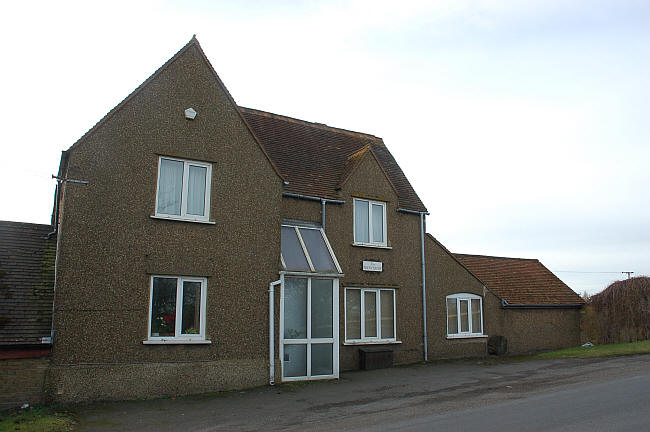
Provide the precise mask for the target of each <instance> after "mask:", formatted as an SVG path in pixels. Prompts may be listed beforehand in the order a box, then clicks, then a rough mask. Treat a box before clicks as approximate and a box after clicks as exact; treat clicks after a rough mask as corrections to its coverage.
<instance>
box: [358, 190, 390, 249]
mask: <svg viewBox="0 0 650 432" xmlns="http://www.w3.org/2000/svg"><path fill="white" fill-rule="evenodd" d="M354 243H356V244H362V245H376V246H386V243H387V242H386V203H385V202H380V201H369V200H365V199H360V198H355V199H354Z"/></svg>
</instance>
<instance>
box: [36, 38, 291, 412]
mask: <svg viewBox="0 0 650 432" xmlns="http://www.w3.org/2000/svg"><path fill="white" fill-rule="evenodd" d="M188 107H193V108H194V109H195V110H196V111H197V112H198V115H197V117H196V119H195V120H193V121H188V120H186V119H185V118H184V115H183V111H184V110H185V109H186V108H188ZM159 155H169V156H175V157H179V158H183V159H190V160H199V161H207V162H211V163H212V188H211V207H210V219H211V220H212V221H214V222H215V224H212V225H211V224H199V223H189V222H177V221H168V220H157V219H152V218H151V217H150V216H151V215H153V214H154V213H155V196H156V183H157V167H158V158H159ZM66 175H67V176H69V177H71V178H75V179H83V180H88V181H89V182H90V183H89V184H88V185H79V184H67V185H66V187H65V193H64V201H63V210H62V215H61V218H62V219H61V220H62V224H61V229H60V233H59V235H60V242H59V251H58V252H59V256H58V262H57V282H56V283H57V285H56V298H55V310H54V329H55V331H56V339H55V344H54V348H53V355H52V364H53V368H52V373H51V379H49V380H48V383H49V390H50V392H51V394H52V395H53V398H55V399H56V400H65V401H72V400H77V401H78V400H87V399H115V398H118V399H119V398H123V397H155V396H156V395H160V394H166V393H169V392H172V391H173V392H175V393H195V392H201V391H207V390H211V391H213V390H221V389H225V388H230V387H241V386H247V385H256V384H260V383H261V382H263V380H262V379H261V377H263V376H264V377H266V376H267V374H268V371H267V367H266V366H265V365H266V359H267V357H268V324H267V322H268V302H267V298H268V294H267V290H268V283H269V282H270V281H271V280H274V279H276V278H277V266H278V251H279V250H280V202H281V187H282V181H281V179H280V178H279V177H278V176H277V175H276V174H275V172H274V171H273V169H272V167H271V165H270V164H269V162H268V160H267V159H266V157H265V155H264V154H263V152H262V150H261V149H260V148H259V146H258V144H257V143H256V142H255V141H254V139H253V137H252V135H251V134H250V132H249V131H248V129H247V128H246V125H245V124H244V122H243V121H242V119H241V118H240V116H239V114H238V113H237V111H236V109H235V107H234V106H233V104H232V103H231V101H230V99H229V98H228V97H227V95H226V93H225V91H224V89H223V88H222V87H220V86H219V85H218V83H217V80H216V78H215V77H214V75H213V74H212V72H211V71H210V69H209V67H208V64H207V63H206V61H205V60H204V58H203V57H202V55H201V53H200V51H199V48H198V47H197V46H193V45H190V46H189V47H188V48H187V49H186V50H185V52H184V53H182V54H181V55H180V56H179V57H178V58H177V59H176V60H175V61H174V62H172V63H171V64H170V65H168V67H167V68H166V69H164V70H162V71H161V72H160V74H159V75H158V76H157V77H156V78H155V79H154V80H153V81H152V82H150V83H149V84H148V85H147V86H146V87H144V88H143V89H142V90H141V91H140V92H139V93H138V94H136V95H135V96H134V97H133V98H132V99H131V100H130V101H128V102H127V103H126V105H124V106H123V107H122V109H120V110H119V111H117V112H116V113H115V114H114V115H112V116H111V117H110V118H109V119H108V120H107V121H105V122H104V124H103V125H101V126H100V127H99V128H98V129H97V130H96V131H95V132H94V133H92V134H91V135H90V136H88V137H86V138H85V139H83V140H81V141H80V142H79V143H78V144H76V145H75V146H74V148H73V149H72V150H71V151H70V159H69V168H68V170H67V173H66ZM154 274H161V275H180V276H201V277H206V278H207V307H206V311H207V312H206V336H207V339H209V340H211V341H212V344H210V345H144V344H143V343H142V342H143V341H144V340H146V339H147V335H148V314H149V298H150V280H151V276H152V275H154ZM90 383H92V385H90Z"/></svg>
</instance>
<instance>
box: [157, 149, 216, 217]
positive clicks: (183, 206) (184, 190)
mask: <svg viewBox="0 0 650 432" xmlns="http://www.w3.org/2000/svg"><path fill="white" fill-rule="evenodd" d="M163 159H167V160H171V161H178V162H183V184H182V186H181V214H180V215H175V214H167V213H159V212H158V191H159V190H160V167H161V165H162V160H163ZM190 166H197V167H201V168H206V173H205V175H206V179H205V196H204V202H203V203H204V209H205V211H204V213H205V214H204V215H203V216H200V215H191V214H187V188H188V183H189V175H190V174H189V173H190V170H189V167H190ZM211 186H212V164H211V163H207V162H199V161H194V160H188V159H179V158H174V157H169V156H159V157H158V176H157V178H156V202H155V213H154V216H153V217H155V218H158V219H173V220H180V221H188V222H204V223H205V222H209V220H210V195H211Z"/></svg>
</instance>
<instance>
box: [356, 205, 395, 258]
mask: <svg viewBox="0 0 650 432" xmlns="http://www.w3.org/2000/svg"><path fill="white" fill-rule="evenodd" d="M357 201H365V202H367V203H368V240H369V241H368V242H361V241H358V240H357V227H356V223H357V204H356V203H357ZM373 204H375V205H380V206H381V207H382V210H383V211H382V219H383V220H382V221H383V227H382V229H383V232H384V240H383V241H381V242H379V241H373V238H372V205H373ZM352 235H353V236H354V244H355V245H362V246H384V247H386V246H387V245H388V229H387V223H386V203H385V202H384V201H373V200H369V199H364V198H354V200H353V202H352Z"/></svg>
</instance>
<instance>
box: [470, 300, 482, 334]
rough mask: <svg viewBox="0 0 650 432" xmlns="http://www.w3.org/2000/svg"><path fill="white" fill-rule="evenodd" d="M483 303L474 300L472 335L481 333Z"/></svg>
mask: <svg viewBox="0 0 650 432" xmlns="http://www.w3.org/2000/svg"><path fill="white" fill-rule="evenodd" d="M482 331H483V329H481V301H480V300H479V299H472V333H481V332H482Z"/></svg>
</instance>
